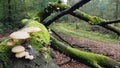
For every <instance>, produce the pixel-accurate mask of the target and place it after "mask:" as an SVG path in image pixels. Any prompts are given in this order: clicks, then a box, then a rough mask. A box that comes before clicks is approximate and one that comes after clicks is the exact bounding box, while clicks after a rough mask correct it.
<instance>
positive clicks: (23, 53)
mask: <svg viewBox="0 0 120 68" xmlns="http://www.w3.org/2000/svg"><path fill="white" fill-rule="evenodd" d="M25 55H26V52H25V51H22V52H19V53H16V54H15V57H16V58H22V57H24V56H25Z"/></svg>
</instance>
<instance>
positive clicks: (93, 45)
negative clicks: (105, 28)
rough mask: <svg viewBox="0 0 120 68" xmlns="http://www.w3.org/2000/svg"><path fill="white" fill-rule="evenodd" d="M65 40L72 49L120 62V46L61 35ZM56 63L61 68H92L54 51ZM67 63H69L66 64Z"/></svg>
mask: <svg viewBox="0 0 120 68" xmlns="http://www.w3.org/2000/svg"><path fill="white" fill-rule="evenodd" d="M60 36H61V37H62V38H63V39H64V40H66V41H67V42H69V43H70V44H71V45H72V47H74V48H77V49H80V50H83V51H87V52H93V53H97V54H103V55H106V56H108V57H110V58H112V59H115V60H117V61H120V57H119V56H120V44H105V43H101V42H96V41H94V40H89V39H83V38H82V39H81V38H74V37H70V36H66V35H60ZM54 54H55V57H54V61H55V62H56V63H57V64H58V65H60V67H61V68H91V67H90V66H87V65H85V64H82V63H80V62H77V61H75V60H72V59H71V60H72V61H71V60H70V58H69V57H67V56H65V55H64V54H62V53H59V52H57V51H54ZM66 61H67V62H66Z"/></svg>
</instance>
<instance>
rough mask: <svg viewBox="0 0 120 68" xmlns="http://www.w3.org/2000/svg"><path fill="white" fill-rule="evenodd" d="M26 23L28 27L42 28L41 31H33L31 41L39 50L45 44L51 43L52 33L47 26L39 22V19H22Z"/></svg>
mask: <svg viewBox="0 0 120 68" xmlns="http://www.w3.org/2000/svg"><path fill="white" fill-rule="evenodd" d="M22 22H23V23H24V24H26V23H27V24H26V27H39V28H41V31H40V32H35V33H32V35H31V38H30V41H29V43H30V44H31V45H32V46H33V47H34V48H35V49H37V50H39V49H40V48H41V47H43V44H47V45H48V44H49V41H50V35H49V33H48V30H47V28H46V27H45V26H44V25H42V24H41V23H39V22H38V21H35V20H32V19H24V20H23V21H22Z"/></svg>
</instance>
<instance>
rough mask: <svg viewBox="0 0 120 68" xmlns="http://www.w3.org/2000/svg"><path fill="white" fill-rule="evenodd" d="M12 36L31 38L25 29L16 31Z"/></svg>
mask: <svg viewBox="0 0 120 68" xmlns="http://www.w3.org/2000/svg"><path fill="white" fill-rule="evenodd" d="M10 38H12V39H27V38H30V35H29V34H28V33H27V32H24V31H16V32H13V33H12V34H11V35H10Z"/></svg>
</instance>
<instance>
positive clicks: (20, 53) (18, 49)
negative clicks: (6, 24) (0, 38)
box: [7, 27, 41, 60]
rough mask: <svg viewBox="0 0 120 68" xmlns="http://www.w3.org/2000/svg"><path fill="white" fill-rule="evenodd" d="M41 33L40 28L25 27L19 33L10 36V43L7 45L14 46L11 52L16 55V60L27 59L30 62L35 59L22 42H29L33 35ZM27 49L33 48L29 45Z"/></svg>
mask: <svg viewBox="0 0 120 68" xmlns="http://www.w3.org/2000/svg"><path fill="white" fill-rule="evenodd" d="M39 31H41V29H40V28H39V27H25V28H23V29H21V30H19V31H16V32H13V33H11V34H10V36H9V37H10V41H8V42H7V45H8V46H13V48H12V50H11V51H12V52H13V53H15V57H16V58H22V57H25V59H29V60H32V59H34V56H33V55H31V54H30V53H29V52H28V51H27V49H26V47H25V46H24V45H22V43H21V42H23V41H29V38H30V35H31V33H33V32H39ZM27 48H31V49H32V46H30V45H27Z"/></svg>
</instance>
